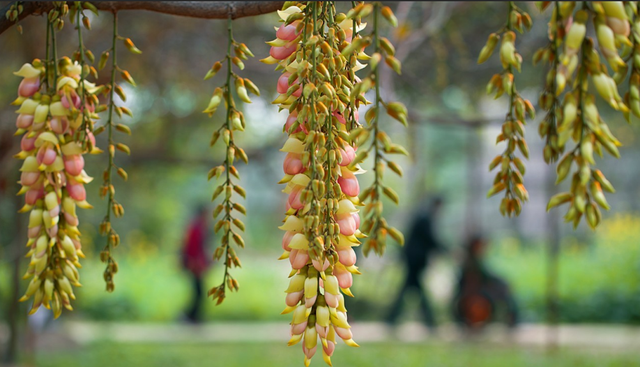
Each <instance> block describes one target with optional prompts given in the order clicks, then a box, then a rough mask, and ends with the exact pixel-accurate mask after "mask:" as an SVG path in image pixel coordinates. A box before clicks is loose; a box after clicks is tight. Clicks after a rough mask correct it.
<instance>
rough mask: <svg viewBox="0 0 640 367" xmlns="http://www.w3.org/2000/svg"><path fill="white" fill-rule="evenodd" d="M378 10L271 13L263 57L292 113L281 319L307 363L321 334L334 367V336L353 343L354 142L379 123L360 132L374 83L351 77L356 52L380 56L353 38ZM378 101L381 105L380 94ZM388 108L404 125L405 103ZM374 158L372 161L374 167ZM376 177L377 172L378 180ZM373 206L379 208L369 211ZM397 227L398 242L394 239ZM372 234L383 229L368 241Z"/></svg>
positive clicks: (370, 216) (373, 215)
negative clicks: (273, 26) (287, 269)
mask: <svg viewBox="0 0 640 367" xmlns="http://www.w3.org/2000/svg"><path fill="white" fill-rule="evenodd" d="M382 9H383V8H382V6H381V5H380V4H378V3H376V4H375V5H373V4H358V5H355V7H354V8H353V9H352V10H350V11H349V12H348V13H347V14H345V13H340V12H338V11H337V9H336V3H335V2H330V1H328V2H306V3H299V2H288V3H286V4H285V5H284V7H283V10H282V11H280V12H278V14H279V16H280V17H281V19H282V21H283V22H284V23H283V24H282V25H281V26H280V27H279V28H278V29H277V32H276V39H275V40H273V41H271V42H268V44H269V45H271V46H272V47H271V50H270V56H269V57H267V58H266V59H263V60H262V61H263V62H266V63H269V64H277V68H276V70H282V76H281V77H280V78H279V80H278V84H277V92H278V93H279V96H278V97H277V98H276V99H275V101H274V102H273V103H276V104H278V105H279V107H280V109H281V110H284V109H286V110H287V111H288V112H289V116H288V118H287V120H286V123H285V124H284V131H285V133H287V134H288V139H287V141H286V142H285V144H284V146H283V148H282V151H283V152H285V153H287V155H286V157H285V160H284V164H283V169H284V173H285V176H284V178H283V179H282V180H281V181H280V183H283V184H286V187H285V189H284V190H283V191H284V193H286V194H288V195H289V198H288V200H287V205H286V209H287V211H286V217H285V220H284V224H283V225H282V226H281V227H280V229H282V230H284V231H285V234H284V236H283V239H282V247H283V249H284V253H283V255H282V256H281V257H280V258H281V259H286V258H288V259H289V262H290V263H291V267H292V270H291V273H290V277H291V280H290V283H289V287H288V289H287V290H286V293H287V296H286V299H285V303H286V305H287V307H286V308H285V310H284V311H283V313H289V312H292V313H293V317H292V322H291V339H290V341H289V345H293V344H296V343H298V342H301V341H302V350H303V352H304V355H305V358H304V362H305V365H307V366H308V365H309V363H310V360H311V358H312V357H313V356H314V355H315V353H316V350H317V344H318V337H319V338H320V341H321V344H322V354H323V358H324V360H325V362H327V364H331V356H332V354H333V352H334V349H335V347H336V335H337V336H338V337H340V338H341V339H343V340H344V341H345V343H346V344H347V345H351V346H357V344H356V343H355V342H354V341H353V339H352V337H353V335H352V333H351V331H350V325H349V323H348V322H347V316H346V312H347V310H346V308H345V307H344V295H347V296H353V294H352V293H351V291H350V287H351V285H352V284H353V278H352V274H359V271H358V268H357V267H356V266H355V263H356V254H355V252H354V250H353V247H354V246H359V245H360V239H361V238H364V237H365V235H364V234H363V233H362V232H361V231H360V229H359V228H360V215H359V213H358V212H359V210H358V207H359V206H363V205H364V204H363V203H362V202H361V201H360V199H359V198H358V195H359V194H360V186H359V184H358V180H357V178H356V174H360V173H363V172H364V170H362V169H361V168H360V165H359V163H360V162H362V161H363V160H364V159H365V158H366V154H362V153H358V154H356V147H355V146H354V144H356V143H360V144H362V143H363V142H364V141H366V138H367V136H369V134H370V131H372V130H374V129H376V131H375V132H376V133H377V132H378V130H377V125H374V124H372V125H371V126H368V127H363V126H361V124H360V123H359V121H358V115H359V114H358V107H359V106H360V105H362V104H367V103H369V102H368V101H367V100H366V99H365V97H364V93H365V92H366V91H367V90H369V89H370V88H372V87H374V83H373V80H377V79H375V76H370V77H367V78H365V79H364V80H363V81H362V82H361V81H360V80H359V78H358V77H357V76H356V75H355V72H356V71H358V70H360V69H362V68H363V67H364V65H362V64H361V63H360V62H359V61H358V59H368V58H369V57H368V56H367V55H366V54H364V52H363V49H364V48H365V47H366V46H367V45H369V44H371V43H373V42H374V41H375V42H376V45H377V47H376V52H378V54H377V57H378V58H380V57H381V54H380V50H381V47H383V46H381V45H380V43H381V40H380V39H379V38H378V36H377V33H375V35H374V36H367V37H366V38H363V37H361V36H359V35H358V32H359V31H361V30H362V29H364V26H365V25H366V24H364V23H362V22H361V18H362V17H365V16H367V15H368V14H371V13H372V12H373V11H374V10H375V14H376V15H375V22H376V27H374V28H376V29H377V19H378V18H377V17H378V15H377V14H378V13H379V12H382V11H383V10H382ZM384 13H385V14H386V15H385V16H386V17H387V18H388V19H392V14H391V12H390V9H388V8H384ZM387 43H388V41H387ZM389 46H390V44H389ZM390 47H392V46H390ZM391 50H392V48H391ZM391 50H385V52H386V53H387V54H388V56H387V62H388V63H390V64H391V65H394V64H397V60H396V62H395V63H394V60H395V59H393V57H392V51H391ZM389 54H390V55H389ZM378 61H379V60H378ZM375 66H376V65H374V66H373V69H375ZM396 67H397V68H399V65H396ZM376 102H377V106H380V105H381V104H383V102H382V101H381V99H380V98H379V96H378V99H377V101H376ZM385 106H386V107H387V109H388V110H389V111H392V112H393V113H394V114H395V115H394V114H392V113H390V114H392V116H394V117H396V118H397V119H400V120H401V121H402V120H406V110H404V107H402V108H400V107H401V106H400V105H399V104H396V105H392V104H391V103H389V104H387V105H385ZM398 110H399V111H398ZM372 149H375V150H376V154H379V149H380V148H379V147H378V146H377V145H375V143H373V144H372V145H371V146H370V147H369V148H368V149H362V151H370V150H372ZM385 152H388V153H389V152H390V151H388V150H385ZM395 152H396V153H397V151H395ZM390 153H394V151H391V152H390ZM381 159H383V158H381V157H380V156H378V158H377V161H376V164H377V165H378V167H379V163H380V160H381ZM378 167H376V169H380V168H378ZM398 170H399V169H398ZM381 177H382V174H381V172H380V173H379V175H378V179H380V178H381ZM376 184H377V185H378V186H374V188H372V189H370V190H369V191H368V192H373V191H375V192H376V193H379V192H380V191H381V190H383V187H382V185H381V183H379V181H376ZM385 190H386V189H385ZM385 192H386V191H385ZM367 195H368V194H367ZM367 195H365V197H367V198H368V196H367ZM377 198H378V197H377V196H372V203H369V204H367V207H366V208H368V209H367V210H366V213H367V220H369V221H371V222H372V223H378V225H379V226H380V223H383V222H381V220H380V214H381V203H379V201H376V200H377ZM374 205H375V206H379V207H380V210H379V211H378V210H371V208H372V207H373V206H374ZM376 221H377V222H376ZM371 227H373V224H372V225H371ZM385 229H386V224H385ZM394 231H395V232H394V234H395V235H396V237H400V236H401V235H400V234H399V232H398V231H397V230H394ZM376 235H378V236H382V232H381V231H380V232H377V233H376V234H375V235H374V236H373V237H375V236H376ZM378 240H379V239H378ZM341 291H342V292H341ZM343 294H344V295H343Z"/></svg>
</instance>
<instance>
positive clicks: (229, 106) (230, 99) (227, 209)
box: [222, 13, 234, 291]
mask: <svg viewBox="0 0 640 367" xmlns="http://www.w3.org/2000/svg"><path fill="white" fill-rule="evenodd" d="M227 36H228V40H229V42H228V44H227V81H226V84H225V94H226V100H227V116H226V118H225V127H226V129H227V130H228V131H229V134H231V113H232V112H233V96H232V95H231V75H232V74H233V68H232V66H233V63H232V62H231V58H232V57H231V46H232V45H233V19H232V18H231V13H229V17H228V19H227ZM233 145H234V144H233V139H232V138H230V139H229V145H228V146H227V157H226V159H225V161H224V166H225V173H226V182H225V185H226V186H230V185H232V184H231V176H230V171H231V166H232V164H231V162H229V153H230V151H231V149H233ZM224 205H225V220H227V221H228V222H229V230H228V231H226V232H225V234H224V235H225V237H226V240H227V241H226V245H225V255H224V258H225V261H224V276H223V278H222V289H223V291H224V289H225V288H224V287H225V285H226V283H227V279H228V278H229V265H230V260H229V246H230V244H231V238H230V236H231V221H232V218H231V208H232V205H231V199H230V198H226V197H225V203H224ZM223 243H224V242H223Z"/></svg>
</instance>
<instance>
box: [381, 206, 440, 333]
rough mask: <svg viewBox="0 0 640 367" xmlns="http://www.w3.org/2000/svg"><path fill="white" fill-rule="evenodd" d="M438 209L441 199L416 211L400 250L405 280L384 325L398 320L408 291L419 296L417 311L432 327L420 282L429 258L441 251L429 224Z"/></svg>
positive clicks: (426, 298) (429, 310)
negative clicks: (416, 213)
mask: <svg viewBox="0 0 640 367" xmlns="http://www.w3.org/2000/svg"><path fill="white" fill-rule="evenodd" d="M441 206H442V199H440V198H436V199H434V200H433V201H432V203H431V206H430V207H429V209H428V210H427V211H425V210H422V211H420V212H419V213H418V215H417V217H416V218H415V220H414V222H413V225H412V227H411V230H410V232H409V236H408V237H407V241H406V243H405V245H404V248H403V250H404V251H403V261H404V265H405V270H406V278H405V281H404V285H403V286H402V288H401V290H400V293H399V294H398V297H397V298H396V300H395V302H394V303H393V305H392V307H391V310H390V312H389V315H388V316H387V320H386V321H387V323H388V324H390V325H394V324H395V323H396V321H397V319H398V316H400V313H401V311H402V306H403V300H404V297H405V294H406V293H407V292H409V290H414V291H416V292H417V293H418V294H419V296H420V309H421V311H422V315H423V317H424V322H425V324H426V325H427V326H428V327H429V328H430V329H432V330H434V329H435V327H436V321H435V318H434V315H433V309H432V308H431V304H430V302H429V298H428V297H427V295H426V294H425V291H424V289H423V288H422V284H421V281H420V280H421V278H422V275H423V274H424V272H425V270H426V269H427V265H428V264H429V258H430V257H431V255H432V254H434V253H436V252H439V251H443V250H444V248H443V247H442V246H441V244H440V242H439V241H438V240H437V238H436V236H435V234H434V231H433V221H434V219H435V218H436V216H437V215H438V212H439V210H440V207H441Z"/></svg>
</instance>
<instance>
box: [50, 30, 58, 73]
mask: <svg viewBox="0 0 640 367" xmlns="http://www.w3.org/2000/svg"><path fill="white" fill-rule="evenodd" d="M49 27H51V47H52V49H53V83H54V85H55V83H57V81H58V74H59V72H58V46H57V44H56V30H55V29H54V28H53V23H49Z"/></svg>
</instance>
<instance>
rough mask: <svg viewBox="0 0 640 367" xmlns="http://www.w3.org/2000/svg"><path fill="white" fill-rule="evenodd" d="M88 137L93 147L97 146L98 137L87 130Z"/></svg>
mask: <svg viewBox="0 0 640 367" xmlns="http://www.w3.org/2000/svg"><path fill="white" fill-rule="evenodd" d="M87 137H88V138H89V141H90V142H91V145H92V146H94V147H95V146H96V137H95V135H93V133H92V132H91V131H89V129H87Z"/></svg>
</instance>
